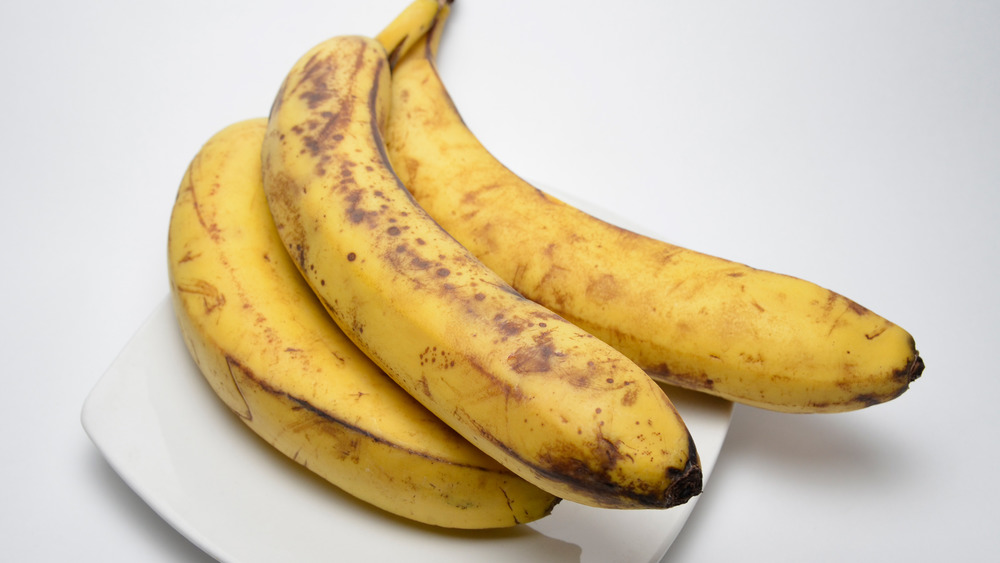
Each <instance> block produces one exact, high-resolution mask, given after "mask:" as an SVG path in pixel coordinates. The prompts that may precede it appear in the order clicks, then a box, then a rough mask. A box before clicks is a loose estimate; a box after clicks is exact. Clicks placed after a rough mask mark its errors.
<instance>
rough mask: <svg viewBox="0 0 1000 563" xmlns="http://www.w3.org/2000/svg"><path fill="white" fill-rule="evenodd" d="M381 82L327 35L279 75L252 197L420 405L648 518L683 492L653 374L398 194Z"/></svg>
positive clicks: (677, 432) (386, 80)
mask: <svg viewBox="0 0 1000 563" xmlns="http://www.w3.org/2000/svg"><path fill="white" fill-rule="evenodd" d="M390 79H391V77H390V71H389V62H388V59H387V55H386V52H385V50H384V49H383V48H382V47H381V46H380V45H379V44H378V43H377V42H376V41H373V40H371V39H368V38H365V37H354V36H341V37H335V38H332V39H330V40H328V41H325V42H323V43H321V44H320V45H317V46H316V47H314V48H313V49H311V50H310V51H309V52H307V53H306V54H304V55H303V57H302V58H301V59H300V60H299V61H298V62H297V63H296V64H295V65H293V68H292V69H291V70H290V71H289V73H288V76H287V77H286V78H285V80H284V81H283V83H282V84H281V87H280V89H279V91H278V94H277V96H276V98H275V100H274V104H273V106H272V110H271V114H270V116H269V121H268V130H267V135H266V137H265V140H264V144H263V149H262V155H263V178H264V191H265V193H266V195H267V200H268V204H269V207H270V209H271V212H272V216H273V217H274V221H275V224H276V225H277V228H278V233H279V236H280V237H281V239H282V241H283V242H284V244H285V248H286V250H287V251H288V252H289V254H290V255H291V256H292V257H293V259H294V261H295V262H296V264H297V265H298V267H299V270H300V271H301V272H302V274H303V276H304V277H305V279H306V280H308V282H309V284H310V285H311V286H312V288H313V290H314V291H315V292H316V294H317V295H318V296H319V297H320V299H321V300H322V301H323V303H324V304H325V305H326V307H327V309H328V311H329V312H330V314H331V316H332V317H333V318H334V319H335V320H336V322H337V324H339V325H340V326H341V328H342V329H343V330H344V332H345V333H346V334H347V335H348V336H349V337H350V338H351V339H353V340H354V341H355V343H356V344H357V345H358V347H359V348H361V349H362V350H363V351H364V352H365V353H366V354H368V356H369V357H371V358H372V359H373V360H374V361H375V362H376V363H377V364H378V365H379V366H380V367H382V368H383V369H384V370H385V372H386V373H388V374H389V375H390V376H391V377H392V378H393V379H395V380H396V381H397V383H399V384H400V386H402V387H403V388H404V389H406V390H407V391H408V392H409V393H410V394H411V395H412V396H414V397H416V398H417V399H418V400H419V401H420V402H422V403H423V404H424V405H425V406H427V408H428V409H429V410H430V411H432V412H433V413H434V414H435V415H437V416H438V417H440V418H441V419H442V420H444V421H445V422H446V423H448V424H449V425H450V426H451V427H452V428H455V429H456V430H457V431H458V432H459V433H460V434H462V435H463V436H465V438H467V439H468V440H469V441H471V442H472V443H473V444H475V445H476V446H477V447H479V448H480V449H482V450H483V451H485V452H486V453H488V454H489V455H491V456H492V457H494V458H495V459H497V460H498V461H500V462H501V463H502V464H503V465H504V466H506V467H508V468H510V469H511V470H512V471H514V472H515V473H517V474H518V475H520V476H521V477H523V478H524V479H526V480H527V481H529V482H531V483H533V484H535V485H537V486H538V487H539V488H541V489H543V490H546V491H548V492H550V493H552V494H553V495H555V496H557V497H560V498H563V499H566V500H569V501H573V502H577V503H580V504H586V505H590V506H598V507H611V508H666V507H670V506H674V505H677V504H681V503H684V502H686V501H688V500H689V499H690V498H691V497H692V496H694V495H696V494H698V493H700V491H701V485H702V474H701V466H700V463H699V460H698V457H697V452H696V450H695V447H694V444H693V442H692V439H691V435H690V433H689V432H688V430H687V427H686V426H685V424H684V422H683V420H682V419H681V417H680V416H679V414H678V413H677V411H676V410H675V408H674V406H673V404H672V403H671V402H670V400H669V398H668V397H667V396H666V394H665V393H664V392H663V390H662V389H661V388H660V387H659V386H658V385H657V384H656V382H654V381H653V380H652V379H651V378H649V376H648V375H647V374H646V373H645V372H643V371H642V370H641V369H639V368H638V366H636V365H635V364H633V363H632V362H630V361H629V360H628V359H627V358H625V357H624V356H623V355H621V354H620V353H619V352H617V351H615V350H614V349H613V348H611V347H610V346H608V345H607V344H605V343H603V342H601V341H600V340H598V339H597V338H595V337H593V336H592V335H590V334H588V333H586V332H585V331H583V330H580V329H579V328H577V327H576V326H574V325H573V324H571V323H569V322H568V321H566V320H565V319H563V318H561V317H560V316H558V315H556V314H554V313H552V312H551V311H549V310H548V309H545V308H544V307H542V306H541V305H538V304H537V303H534V302H532V301H530V300H528V299H525V298H524V297H523V296H521V295H520V294H518V293H517V292H516V291H515V290H514V289H512V288H511V287H510V286H509V285H507V284H506V283H504V281H503V280H502V279H500V278H499V277H498V276H497V275H496V274H495V273H494V272H492V271H491V270H489V269H488V268H486V267H485V266H484V265H483V264H482V263H481V262H479V261H478V260H476V258H475V257H474V256H472V254H470V253H469V252H468V250H466V249H465V248H464V247H462V246H461V245H460V244H458V242H456V241H455V240H454V238H452V237H451V236H450V235H449V234H448V233H447V232H445V231H444V230H443V229H441V228H440V226H439V225H438V224H437V223H435V222H434V220H433V219H431V218H430V217H429V216H428V215H427V214H426V213H425V212H424V210H423V209H421V208H420V207H419V206H418V205H417V204H416V202H415V201H413V199H412V198H411V196H410V194H409V193H408V192H407V191H406V189H405V187H404V186H403V185H402V184H401V183H400V181H399V178H398V177H397V176H396V175H395V173H394V172H393V170H392V168H391V166H390V164H389V161H388V158H387V155H386V153H385V146H384V143H383V141H382V135H381V131H382V130H383V129H384V127H385V121H386V118H387V117H388V110H389V100H390V96H389V94H390V86H391V85H390Z"/></svg>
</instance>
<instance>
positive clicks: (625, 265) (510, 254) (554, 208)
mask: <svg viewBox="0 0 1000 563" xmlns="http://www.w3.org/2000/svg"><path fill="white" fill-rule="evenodd" d="M447 14H448V9H447V7H445V8H444V9H443V10H442V11H441V12H440V14H439V16H438V18H439V21H438V24H436V25H435V27H434V28H433V29H432V31H431V32H430V33H428V34H427V35H425V36H424V37H423V38H422V39H421V44H420V45H417V46H416V47H414V48H412V49H410V50H409V51H408V52H407V54H406V55H405V56H404V57H403V58H402V59H401V60H400V61H398V63H397V65H396V67H395V69H394V70H393V87H392V92H393V94H392V96H393V100H392V112H391V114H390V118H389V126H388V129H387V131H386V146H387V150H388V153H389V157H390V159H391V161H392V164H393V166H394V167H395V169H396V171H397V173H398V174H399V177H400V179H401V180H402V181H403V183H404V184H405V185H406V186H407V188H408V189H409V190H410V192H411V193H412V194H413V196H414V198H415V199H416V200H417V201H418V202H419V204H420V205H421V206H422V207H423V208H424V209H426V210H427V212H428V213H429V214H430V215H431V216H432V217H434V218H435V219H436V220H437V221H438V222H439V223H440V224H441V225H442V226H443V227H444V228H445V229H446V230H447V231H448V232H449V233H451V234H452V235H453V236H454V237H455V238H456V239H458V241H459V242H461V243H462V244H463V245H465V246H466V247H467V248H468V249H469V250H470V251H472V253H473V254H475V255H476V256H477V257H478V258H479V259H480V260H482V261H483V262H484V263H485V264H486V265H487V266H489V267H490V268H492V269H493V270H495V271H496V272H497V273H498V274H500V276H501V277H503V279H504V280H506V281H507V282H508V283H510V284H511V285H512V286H513V287H514V288H516V289H517V290H518V291H520V292H521V293H522V294H524V295H525V296H526V297H528V298H530V299H533V300H536V301H538V302H539V303H542V304H544V305H545V306H547V307H549V308H551V309H552V310H553V311H555V312H557V313H559V314H560V315H562V316H564V317H565V318H567V319H569V320H570V321H572V322H574V323H576V324H577V325H578V326H580V327H582V328H584V329H586V330H587V331H589V332H591V333H592V334H594V335H596V336H597V337H599V338H601V339H602V340H604V341H606V342H608V343H610V344H611V345H613V346H614V347H615V348H617V349H618V350H620V351H621V352H623V353H624V354H625V355H626V356H628V357H629V358H631V359H632V360H633V361H635V362H636V363H637V364H639V365H640V366H642V367H643V368H644V369H646V370H647V372H648V373H649V374H650V375H651V376H653V377H654V378H656V379H658V380H660V381H662V382H665V383H669V384H673V385H677V386H681V387H686V388H689V389H696V390H699V391H703V392H706V393H711V394H713V395H717V396H719V397H723V398H726V399H729V400H732V401H737V402H740V403H745V404H748V405H754V406H757V407H762V408H766V409H771V410H777V411H785V412H838V411H848V410H852V409H858V408H861V407H866V406H869V405H873V404H877V403H881V402H884V401H887V400H890V399H893V398H895V397H897V396H899V395H900V394H901V393H903V392H904V391H905V390H906V389H907V388H908V386H909V384H910V382H911V381H913V380H914V379H916V378H917V377H918V376H919V375H920V373H921V371H922V370H923V361H922V360H921V359H920V357H919V356H918V355H917V351H916V349H915V348H914V342H913V338H912V337H911V336H910V335H909V334H908V333H907V332H906V331H904V330H903V329H902V328H900V327H899V326H897V325H895V324H893V323H891V322H889V321H888V320H886V319H884V318H882V317H880V316H878V315H876V314H875V313H873V312H872V311H870V310H868V309H866V308H864V307H862V306H860V305H858V304H857V303H855V302H853V301H851V300H849V299H847V298H845V297H843V296H841V295H838V294H836V293H834V292H832V291H829V290H827V289H824V288H822V287H819V286H817V285H815V284H813V283H809V282H807V281H804V280H801V279H797V278H793V277H790V276H785V275H779V274H776V273H772V272H767V271H762V270H757V269H754V268H751V267H748V266H745V265H742V264H737V263H734V262H730V261H727V260H723V259H720V258H716V257H712V256H707V255H705V254H701V253H698V252H695V251H692V250H688V249H685V248H681V247H679V246H675V245H672V244H668V243H665V242H662V241H658V240H654V239H651V238H648V237H645V236H640V235H638V234H636V233H633V232H630V231H627V230H624V229H621V228H619V227H617V226H614V225H611V224H608V223H606V222H604V221H601V220H599V219H597V218H594V217H592V216H590V215H587V214H585V213H583V212H582V211H580V210H578V209H575V208H573V207H571V206H569V205H567V204H565V203H564V202H561V201H559V200H557V199H556V198H554V197H552V196H550V195H548V194H545V193H543V192H542V191H540V190H538V189H536V188H534V187H533V186H531V185H529V184H528V183H527V182H525V181H524V180H522V179H521V178H519V177H517V176H516V175H515V174H514V173H512V172H511V171H510V170H508V169H507V168H506V167H504V166H503V165H502V164H501V163H500V162H499V161H497V159H496V158H494V157H493V156H492V155H491V154H490V153H489V152H488V151H487V150H486V148H485V147H484V146H483V145H482V144H481V143H480V142H479V141H478V140H477V139H476V137H475V136H474V135H473V134H472V132H471V131H470V130H469V129H468V128H467V127H466V126H465V124H464V123H463V122H462V119H461V117H460V115H459V113H458V111H457V109H456V107H455V105H454V104H453V103H452V101H451V99H450V98H449V96H448V93H447V91H446V90H445V87H444V84H443V83H442V81H441V79H440V76H439V75H438V73H437V70H436V68H435V64H434V59H435V55H436V52H437V48H438V42H439V41H440V36H441V30H442V27H443V25H442V24H443V22H444V20H445V18H446V17H447Z"/></svg>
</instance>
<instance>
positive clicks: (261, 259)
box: [168, 118, 558, 528]
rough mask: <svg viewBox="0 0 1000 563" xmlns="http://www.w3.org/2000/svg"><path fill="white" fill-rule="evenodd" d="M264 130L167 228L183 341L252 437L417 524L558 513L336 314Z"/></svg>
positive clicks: (221, 144)
mask: <svg viewBox="0 0 1000 563" xmlns="http://www.w3.org/2000/svg"><path fill="white" fill-rule="evenodd" d="M265 127H266V119H264V118H261V119H254V120H248V121H244V122H240V123H237V124H234V125H231V126H229V127H227V128H225V129H223V130H222V131H220V132H219V133H217V134H216V135H215V136H213V138H212V139H211V140H209V141H208V143H206V144H205V145H204V147H203V148H202V149H201V150H200V151H199V153H198V154H197V156H196V157H195V158H194V160H193V161H192V163H191V165H190V167H189V168H188V170H187V172H186V174H185V176H184V179H183V182H182V183H181V186H180V190H179V192H178V195H177V199H176V203H175V207H174V209H173V213H172V215H171V219H170V227H169V242H168V257H169V274H170V287H171V290H172V296H173V303H174V308H175V311H176V315H177V318H178V320H179V322H180V326H181V329H182V332H183V335H184V340H185V343H186V345H187V347H188V349H189V351H190V353H191V355H192V357H193V358H194V360H195V361H196V363H197V364H198V367H199V368H200V370H201V372H202V373H203V374H204V377H205V378H206V379H207V381H208V382H209V384H210V385H211V387H212V389H213V390H214V391H215V393H217V394H218V395H219V397H221V399H222V400H223V401H224V402H225V404H226V405H227V406H228V407H229V408H230V409H231V410H232V411H234V412H235V413H237V414H238V415H239V416H240V418H241V419H242V421H243V422H244V423H246V425H247V426H249V427H250V428H251V429H253V431H254V432H256V433H257V434H259V435H260V436H261V437H262V438H263V439H264V440H266V441H267V442H269V443H270V444H272V445H273V446H274V447H275V448H277V449H278V450H280V451H281V452H283V453H284V454H286V455H287V456H289V457H290V458H292V459H294V460H295V461H297V462H298V463H300V464H302V465H304V466H306V467H307V468H309V469H310V470H312V471H313V472H315V473H317V474H318V475H320V476H321V477H323V478H325V479H326V480H328V481H330V482H331V483H333V484H335V485H337V486H338V487H340V488H341V489H343V490H344V491H346V492H348V493H350V494H351V495H354V496H355V497H357V498H360V499H362V500H365V501H367V502H369V503H371V504H373V505H375V506H378V507H381V508H382V509H384V510H386V511H389V512H392V513H395V514H397V515H400V516H403V517H406V518H410V519H413V520H416V521H419V522H423V523H427V524H433V525H438V526H445V527H453V528H493V527H503V526H512V525H515V524H518V523H522V522H529V521H532V520H536V519H538V518H541V517H543V516H545V515H547V514H548V513H549V512H550V510H551V509H552V507H553V506H554V505H555V503H556V502H558V499H557V498H555V497H553V496H552V495H551V494H548V493H546V492H544V491H542V490H541V489H538V488H537V487H535V486H533V485H531V484H529V483H527V482H526V481H524V480H522V479H521V478H519V477H517V476H516V475H514V474H513V473H511V472H510V471H508V470H507V469H505V468H504V467H503V466H502V465H500V464H499V463H497V462H496V461H495V460H493V459H492V458H490V457H489V456H487V455H485V454H484V453H482V452H481V451H480V450H479V449H478V448H476V447H474V446H473V445H472V444H470V443H469V442H468V441H466V440H464V439H463V438H462V437H461V436H459V435H458V434H457V433H456V432H454V431H453V430H451V429H450V428H449V427H448V426H446V425H445V424H444V423H442V422H441V421H440V420H439V419H438V418H437V417H435V416H433V415H432V414H431V413H430V412H429V411H428V410H427V409H425V408H424V407H423V406H421V405H420V404H419V403H418V402H417V401H416V400H414V399H413V398H412V397H411V396H410V395H409V394H407V393H406V392H405V391H403V390H402V389H400V388H399V386H398V385H396V384H395V383H394V382H393V381H392V380H391V379H390V378H389V377H387V376H386V375H385V373H384V372H382V371H381V370H379V368H378V367H377V366H375V364H373V363H372V362H371V361H370V360H369V359H368V358H367V357H366V356H365V355H364V354H363V353H362V352H361V351H360V350H358V349H357V347H355V346H354V345H353V344H352V343H351V341H350V340H349V339H348V338H347V337H346V336H345V335H344V333H343V332H342V331H341V330H340V329H339V328H337V326H336V324H334V322H333V321H332V319H330V317H329V315H327V313H326V310H325V309H324V308H323V306H322V304H321V303H320V302H319V301H318V300H317V299H316V297H315V295H314V294H313V292H312V290H311V289H310V288H309V286H308V285H307V284H306V282H305V280H303V279H302V276H301V275H300V274H299V272H298V270H297V269H296V267H295V265H294V264H293V263H292V260H291V258H290V257H289V256H288V253H287V252H285V249H284V246H283V245H282V243H281V240H280V239H279V238H278V234H277V232H276V231H275V227H274V222H273V220H272V219H271V216H270V213H269V211H268V207H267V200H266V199H265V197H264V188H263V185H262V180H261V161H260V149H261V146H262V143H263V139H264V132H265Z"/></svg>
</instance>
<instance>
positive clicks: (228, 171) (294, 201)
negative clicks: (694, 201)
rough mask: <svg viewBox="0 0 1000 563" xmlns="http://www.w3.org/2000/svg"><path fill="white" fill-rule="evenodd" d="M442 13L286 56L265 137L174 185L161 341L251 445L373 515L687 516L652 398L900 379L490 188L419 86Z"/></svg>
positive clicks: (779, 280)
mask: <svg viewBox="0 0 1000 563" xmlns="http://www.w3.org/2000/svg"><path fill="white" fill-rule="evenodd" d="M449 4H450V2H449V1H447V0H413V2H412V3H411V4H410V5H409V6H408V7H407V8H406V9H405V10H404V11H403V12H402V13H401V14H400V15H399V16H397V17H396V18H395V19H394V20H393V21H392V22H391V23H390V24H389V25H388V26H387V27H386V28H385V29H384V30H382V32H381V33H379V34H378V35H376V36H375V38H369V37H365V36H360V35H357V36H355V35H349V36H337V37H333V38H331V39H329V40H327V41H324V42H322V43H320V44H319V45H317V46H315V47H314V48H312V49H310V50H309V51H308V52H306V53H305V54H304V55H303V56H302V57H301V58H300V59H299V60H298V61H297V62H296V63H295V64H294V65H293V66H292V68H291V69H290V70H289V72H288V73H287V75H286V76H285V77H284V80H283V81H282V82H281V83H280V87H279V88H278V90H277V94H276V96H275V98H274V102H273V105H272V106H271V108H270V113H269V114H268V116H267V117H266V118H263V117H261V118H256V119H248V120H246V121H242V122H239V123H235V124H233V125H231V126H229V127H226V128H224V129H223V130H221V131H219V132H218V133H217V134H216V135H214V136H213V137H212V138H211V139H210V140H208V142H207V143H206V144H205V145H204V146H203V147H202V148H201V149H200V151H199V152H198V153H197V154H196V156H195V157H194V159H193V160H192V162H191V164H190V166H189V167H188V169H187V171H186V173H185V175H184V177H183V180H182V182H181V185H180V188H179V190H178V194H177V199H176V201H175V204H174V208H173V212H172V214H171V220H170V225H169V232H168V253H167V254H168V266H169V268H168V272H169V277H170V287H171V293H172V297H173V303H174V310H175V313H176V316H177V319H178V324H179V327H180V330H181V332H182V333H183V335H184V340H185V343H186V345H187V348H188V351H189V352H190V354H191V356H192V358H193V359H194V361H195V363H196V364H197V366H198V368H199V370H200V371H201V373H202V374H203V376H204V377H205V379H206V381H207V382H208V384H209V385H210V387H211V389H212V390H213V391H214V392H215V393H216V394H217V395H218V396H219V397H220V399H221V401H222V402H223V403H224V404H225V405H226V406H227V407H228V408H229V409H230V410H232V411H233V412H234V413H235V414H236V415H238V416H239V417H240V419H241V420H242V421H243V423H245V424H246V425H247V426H248V427H249V428H250V429H251V430H253V431H254V432H255V433H257V434H258V435H259V436H260V437H261V438H262V439H264V440H265V441H266V442H267V443H269V444H271V445H272V446H273V447H274V448H276V449H277V450H279V451H281V452H282V453H284V454H285V455H286V456H288V457H289V458H291V459H292V460H294V461H296V462H298V463H299V464H301V465H303V466H305V467H307V468H308V469H310V470H311V471H313V472H315V473H316V474H318V475H319V476H321V477H323V478H324V479H326V480H327V481H329V482H330V483H332V484H334V485H336V486H337V487H339V488H340V489H342V490H343V491H345V492H346V493H348V494H350V495H353V496H355V497H357V498H359V499H362V500H364V501H366V502H368V503H370V504H372V505H374V506H377V507H379V508H381V509H383V510H386V511H388V512H391V513H393V514H396V515H399V516H402V517H404V518H408V519H412V520H415V521H418V522H422V523H426V524H431V525H435V526H443V527H451V528H496V527H504V526H513V525H517V524H520V523H525V522H531V521H533V520H537V519H539V518H543V517H545V516H546V515H548V514H549V513H550V512H551V510H552V509H553V507H554V506H555V505H556V504H557V503H558V502H560V501H561V500H564V499H565V500H567V501H571V502H577V503H581V504H586V505H589V506H596V507H603V508H618V509H648V508H660V509H662V508H669V507H672V506H676V505H679V504H683V503H685V502H687V501H689V500H690V499H691V498H693V497H694V496H696V495H698V494H699V493H700V492H701V488H702V472H701V465H700V462H699V458H698V453H697V449H696V447H695V444H694V441H693V439H692V437H691V434H690V432H689V431H688V429H687V427H686V425H685V423H684V421H683V419H682V418H681V416H680V415H679V413H678V412H677V410H676V408H675V407H674V405H673V404H672V402H671V400H670V398H669V397H668V396H667V394H666V393H665V389H668V388H669V386H667V385H663V384H664V383H669V384H673V385H679V386H684V387H688V388H692V389H697V390H699V391H704V392H707V393H711V394H715V395H718V396H722V397H725V398H727V399H731V400H735V401H740V402H743V403H746V404H751V405H756V406H761V407H764V408H772V409H776V410H785V411H793V412H832V411H840V410H849V409H852V408H859V407H862V406H867V405H871V404H875V403H878V402H882V401H885V400H888V399H891V398H893V397H895V396H898V395H899V394H900V393H902V392H903V391H904V390H905V389H906V388H907V385H908V384H909V383H910V382H911V381H912V380H913V379H915V378H916V377H917V376H919V375H920V372H921V370H922V367H923V363H922V361H921V360H920V357H919V356H918V355H917V353H916V351H915V349H914V345H913V339H912V338H911V337H910V336H909V335H908V334H907V333H906V332H905V331H903V330H902V329H900V328H899V327H897V326H896V325H893V324H892V323H890V322H888V321H886V320H884V319H882V318H881V317H878V316H877V315H875V314H874V313H872V312H870V311H868V310H867V309H864V308H863V307H861V306H859V305H857V304H855V303H854V302H852V301H850V300H848V299H846V298H844V297H841V296H839V295H837V294H834V293H832V292H830V291H827V290H825V289H822V288H819V287H817V286H815V285H812V284H809V283H807V282H805V281H801V280H798V279H795V278H791V277H787V276H780V275H777V274H771V273H767V272H762V271H759V270H754V269H752V268H749V267H747V266H742V265H738V264H733V263H731V262H727V261H724V260H721V259H718V258H712V257H708V256H704V255H701V254H698V253H696V252H693V251H690V250H686V249H683V248H679V247H676V246H672V245H669V244H666V243H664V242H659V241H655V240H652V239H649V238H645V237H641V236H639V235H636V234H633V233H630V232H628V231H624V230H622V229H620V228H617V227H614V226H612V225H609V224H606V223H603V222H601V221H599V220H597V219H595V218H593V217H590V216H587V215H585V214H584V213H582V212H581V211H579V210H576V209H574V208H572V207H570V206H568V205H566V204H564V203H562V202H559V201H558V200H556V199H555V198H553V197H551V196H549V195H546V194H544V193H542V192H540V191H539V190H536V189H535V188H534V187H532V186H530V185H528V184H526V183H525V182H523V181H522V180H520V179H519V178H517V176H515V175H514V174H512V173H511V172H510V171H508V170H507V169H506V168H505V167H503V166H502V165H501V164H500V163H499V162H498V161H496V160H495V159H494V158H493V157H492V156H491V155H490V154H489V153H488V152H487V151H486V149H485V148H484V147H483V146H482V145H481V144H480V143H479V142H478V141H477V140H476V138H475V137H474V136H473V135H472V133H471V132H470V131H469V130H468V129H467V128H466V127H465V125H464V124H463V122H462V120H461V117H460V116H459V114H458V112H457V110H456V108H455V107H454V105H453V104H452V103H451V100H450V98H449V97H448V94H447V91H446V90H445V88H444V86H443V84H442V83H441V80H440V77H439V76H438V74H437V71H436V69H435V65H434V59H435V56H436V53H437V49H438V46H439V42H440V39H441V33H442V30H443V26H444V22H445V21H446V19H447V16H448V15H449Z"/></svg>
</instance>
